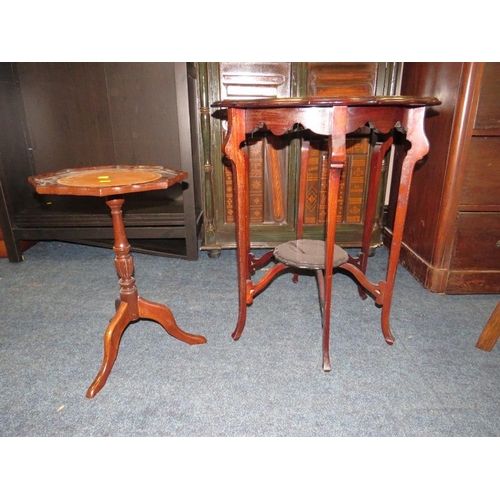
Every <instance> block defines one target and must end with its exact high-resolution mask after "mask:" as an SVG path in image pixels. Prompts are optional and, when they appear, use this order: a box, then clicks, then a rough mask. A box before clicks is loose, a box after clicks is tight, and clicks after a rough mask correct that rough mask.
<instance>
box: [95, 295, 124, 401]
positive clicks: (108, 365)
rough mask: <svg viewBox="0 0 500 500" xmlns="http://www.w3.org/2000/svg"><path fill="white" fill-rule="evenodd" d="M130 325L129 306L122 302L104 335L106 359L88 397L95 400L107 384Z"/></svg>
mask: <svg viewBox="0 0 500 500" xmlns="http://www.w3.org/2000/svg"><path fill="white" fill-rule="evenodd" d="M129 323H130V317H129V311H128V304H127V303H126V302H122V303H121V304H120V307H119V308H118V311H117V312H116V314H115V316H114V317H113V319H112V320H111V321H110V323H109V326H108V328H107V330H106V333H105V334H104V359H103V361H102V366H101V369H100V370H99V373H98V374H97V377H96V378H95V380H94V382H92V385H91V386H90V387H89V388H88V390H87V397H88V398H93V397H94V396H95V395H96V394H97V393H98V392H99V391H100V390H101V389H102V388H103V387H104V384H106V380H108V377H109V374H110V373H111V369H112V368H113V365H114V363H115V360H116V356H117V355H118V347H119V346H120V340H121V338H122V335H123V332H124V331H125V328H127V326H128V324H129Z"/></svg>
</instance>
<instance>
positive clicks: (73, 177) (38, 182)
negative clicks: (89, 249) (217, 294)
mask: <svg viewBox="0 0 500 500" xmlns="http://www.w3.org/2000/svg"><path fill="white" fill-rule="evenodd" d="M186 177H187V173H186V172H182V171H179V170H174V169H171V168H168V167H162V166H144V165H106V166H98V167H86V168H76V169H65V170H61V171H58V172H52V173H47V174H41V175H37V176H31V177H30V178H29V181H30V183H31V184H32V185H33V186H35V188H36V190H37V192H38V193H39V194H52V195H75V196H98V197H107V198H106V204H107V205H108V207H109V208H110V210H111V218H112V221H113V233H114V246H113V250H114V251H115V253H116V257H115V267H116V271H117V273H118V276H119V277H120V279H119V285H120V298H119V299H118V300H117V301H116V314H115V316H114V317H113V318H112V319H111V321H110V323H109V325H108V328H107V329H106V332H105V334H104V357H103V361H102V365H101V369H100V370H99V372H98V374H97V376H96V378H95V380H94V381H93V382H92V384H91V385H90V387H89V388H88V390H87V397H88V398H93V397H94V396H95V395H96V394H97V393H98V392H99V391H100V390H101V389H102V388H103V387H104V385H105V384H106V381H107V379H108V377H109V375H110V373H111V369H112V368H113V365H114V362H115V360H116V357H117V355H118V348H119V345H120V339H121V337H122V335H123V332H124V331H125V329H126V328H127V326H128V325H129V324H130V323H133V322H135V321H138V320H140V319H148V320H153V321H156V322H157V323H159V324H160V325H161V326H163V328H164V329H165V330H166V331H167V332H168V333H169V334H170V335H172V336H173V337H175V338H177V339H179V340H181V341H183V342H186V343H187V344H203V343H205V342H206V339H205V337H203V336H201V335H193V334H191V333H187V332H185V331H183V330H181V329H180V328H179V326H178V325H177V323H176V322H175V319H174V316H173V314H172V311H171V310H170V309H169V308H168V307H167V306H165V305H162V304H157V303H154V302H149V301H148V300H146V299H143V298H142V297H140V296H139V294H138V290H137V287H136V285H135V279H134V277H133V273H134V260H133V257H132V255H131V254H130V244H129V242H128V239H127V235H126V232H125V225H124V222H123V214H122V206H123V204H124V202H125V200H124V198H123V195H124V194H129V193H137V192H143V191H153V190H159V189H167V188H168V187H169V186H171V185H173V184H175V183H177V182H180V181H181V180H182V179H185V178H186Z"/></svg>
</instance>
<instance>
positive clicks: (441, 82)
mask: <svg viewBox="0 0 500 500" xmlns="http://www.w3.org/2000/svg"><path fill="white" fill-rule="evenodd" d="M499 89H500V63H498V62H488V63H482V62H465V63H463V62H430V63H429V62H418V63H405V65H404V71H403V76H402V81H401V91H402V92H403V93H408V94H424V95H425V94H430V95H435V96H436V97H437V98H439V99H440V100H441V101H442V104H441V105H440V106H439V108H438V109H437V111H438V113H437V114H435V113H433V112H429V114H428V119H427V120H426V125H425V128H426V134H427V136H428V138H429V141H430V143H431V150H430V152H429V154H428V155H427V157H426V158H425V160H424V161H423V162H422V165H421V166H419V168H417V169H415V173H414V177H413V182H412V191H411V195H410V199H409V204H408V216H407V224H406V228H405V232H404V239H403V247H402V251H401V263H402V264H403V265H404V266H405V267H406V269H407V270H408V271H409V272H410V273H411V274H412V275H413V276H414V277H415V278H416V279H417V280H418V281H420V282H421V283H422V285H423V286H424V287H425V288H427V289H429V290H430V291H432V292H435V293H446V294H487V293H489V294H491V293H493V294H496V293H499V291H500V233H499V230H500V164H499V159H498V158H499V155H498V151H499V147H500V107H499V104H498V103H499V102H500V101H499V92H500V91H499ZM394 170H395V173H396V174H397V171H398V170H399V159H398V155H396V161H395V162H394ZM396 187H397V186H396ZM397 196H398V193H397V190H396V189H394V190H392V191H391V201H390V203H389V214H388V218H387V224H386V231H385V233H386V234H385V236H384V241H385V243H386V244H389V242H390V233H391V227H392V218H393V214H392V210H391V207H392V206H394V202H395V200H396V199H397Z"/></svg>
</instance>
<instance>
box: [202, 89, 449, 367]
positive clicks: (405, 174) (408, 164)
mask: <svg viewBox="0 0 500 500" xmlns="http://www.w3.org/2000/svg"><path fill="white" fill-rule="evenodd" d="M439 104H440V101H439V100H438V99H436V98H434V97H412V96H395V97H379V96H373V97H339V98H335V97H331V98H329V97H325V98H318V97H315V98H274V99H248V100H225V101H219V102H216V103H214V104H213V105H212V106H213V107H214V108H220V109H221V110H225V112H227V121H228V130H227V134H226V137H225V139H224V143H223V146H222V150H223V153H224V154H225V155H226V159H227V161H228V164H230V165H231V166H232V171H233V183H234V193H235V195H234V204H235V207H234V208H235V229H236V245H237V259H238V289H239V299H238V300H239V309H238V320H237V324H236V328H235V330H234V332H233V334H232V337H233V338H234V339H235V340H237V339H239V338H240V336H241V334H242V332H243V330H244V327H245V322H246V315H247V310H246V308H247V306H248V305H250V304H252V302H253V300H254V297H255V296H256V295H257V294H259V293H260V292H262V291H263V290H264V289H265V288H266V287H267V285H268V284H269V282H270V281H271V280H272V279H273V278H274V277H275V276H276V275H277V274H278V273H279V272H280V271H281V270H283V269H284V266H286V265H287V264H284V263H283V262H282V263H280V264H277V265H275V266H272V267H270V268H268V270H267V271H266V272H265V274H264V275H263V276H262V277H261V278H260V279H259V280H258V281H257V282H254V281H253V280H252V275H253V274H254V272H255V270H256V268H257V267H260V266H261V264H262V263H264V262H267V258H259V259H256V258H255V257H254V256H253V255H252V254H251V253H250V227H249V226H250V219H249V191H250V180H249V162H248V152H247V148H246V147H245V146H246V144H248V141H249V140H255V138H256V137H258V136H259V134H258V133H261V132H265V133H271V134H274V135H278V136H281V135H284V134H288V133H293V134H298V133H300V132H301V131H303V132H306V131H309V132H312V133H314V134H318V135H320V136H323V137H325V139H326V140H327V142H328V155H329V157H328V160H329V169H328V191H327V197H328V199H327V215H326V241H325V245H324V248H325V250H324V254H323V256H322V257H321V260H322V263H321V267H322V269H324V270H323V274H324V276H322V277H321V283H320V288H321V289H320V296H321V300H322V320H323V369H324V370H325V371H329V370H330V369H331V365H330V354H329V338H330V309H331V297H332V274H333V268H334V265H336V266H338V267H341V268H343V269H345V270H347V271H350V272H351V273H352V274H353V275H354V276H355V278H356V279H357V280H358V282H359V284H360V286H361V287H362V288H364V289H366V290H367V291H368V292H370V293H371V294H372V295H373V296H374V298H375V300H376V303H377V304H378V305H379V306H381V307H382V315H381V327H382V332H383V335H384V338H385V340H386V342H387V343H388V344H392V343H393V342H394V337H393V335H392V333H391V329H390V325H389V316H390V310H391V303H392V295H393V290H394V282H395V277H396V270H397V266H398V259H399V254H400V248H401V243H402V237H403V229H404V224H405V218H406V211H407V206H408V197H409V192H410V184H411V177H412V173H413V169H414V167H415V164H416V162H417V161H418V160H420V159H422V158H423V157H424V156H425V155H426V154H427V152H428V150H429V144H428V141H427V138H426V136H425V132H424V117H425V113H426V109H427V108H428V107H429V106H436V105H439ZM218 113H220V111H219V112H218ZM366 127H368V128H370V129H371V130H372V131H373V133H374V134H375V136H376V137H377V139H376V143H377V147H376V148H375V150H374V152H373V155H372V168H371V172H370V181H369V182H370V186H369V195H368V201H367V208H366V216H365V231H364V236H363V247H362V249H361V253H360V255H359V256H358V258H357V259H349V261H347V262H343V263H342V261H340V262H338V261H337V259H336V254H337V253H338V252H337V250H338V249H339V247H337V246H336V245H335V229H336V211H337V199H338V191H339V183H340V174H341V171H342V168H343V167H344V163H345V161H346V136H347V134H349V133H353V132H355V131H357V130H359V129H362V128H366ZM395 130H398V131H399V132H401V133H402V134H403V135H404V136H406V140H407V141H408V143H409V146H410V147H409V149H408V150H407V153H406V156H405V158H404V161H403V163H402V168H401V176H400V178H399V181H398V182H399V195H398V199H397V206H396V212H395V221H394V228H393V233H392V241H391V245H390V256H389V262H388V267H387V274H386V278H385V280H381V281H380V282H378V283H371V282H370V281H369V280H368V279H367V278H366V276H365V272H366V263H367V256H368V252H369V243H370V242H369V236H370V234H371V230H372V224H373V213H374V207H375V198H376V193H377V187H378V183H379V179H380V163H381V162H382V157H383V152H384V151H386V150H387V147H388V146H389V144H390V143H391V141H392V134H393V133H394V131H395ZM253 134H255V136H254V135H253ZM393 180H394V179H393ZM308 247H309V248H313V250H314V251H316V249H317V248H318V245H311V244H309V245H308ZM340 250H342V249H340ZM276 253H277V252H276V251H275V252H274V255H275V256H276ZM315 258H316V259H318V256H317V255H316V256H315ZM345 259H347V256H346V258H345ZM345 259H342V260H345ZM296 260H303V261H305V260H306V259H305V258H303V259H296ZM299 265H300V263H299ZM316 267H318V266H316ZM316 267H315V265H311V266H310V268H311V269H315V268H316ZM360 292H361V291H360ZM361 295H362V297H363V294H362V293H361ZM364 297H366V296H364Z"/></svg>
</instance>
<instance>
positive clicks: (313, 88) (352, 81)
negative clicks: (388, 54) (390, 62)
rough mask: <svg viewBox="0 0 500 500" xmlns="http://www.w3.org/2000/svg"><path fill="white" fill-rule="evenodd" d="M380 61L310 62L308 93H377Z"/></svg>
mask: <svg viewBox="0 0 500 500" xmlns="http://www.w3.org/2000/svg"><path fill="white" fill-rule="evenodd" d="M377 75H378V63H374V62H371V63H370V62H367V63H365V62H357V63H353V62H343V63H333V62H322V63H315V62H310V63H308V71H307V76H308V77H307V94H308V95H311V96H319V97H324V96H353V95H355V96H358V95H359V96H367V95H374V94H376V91H375V89H376V86H377Z"/></svg>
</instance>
